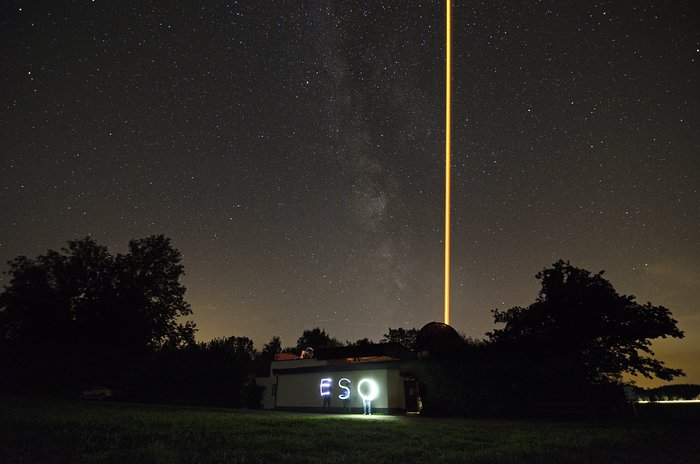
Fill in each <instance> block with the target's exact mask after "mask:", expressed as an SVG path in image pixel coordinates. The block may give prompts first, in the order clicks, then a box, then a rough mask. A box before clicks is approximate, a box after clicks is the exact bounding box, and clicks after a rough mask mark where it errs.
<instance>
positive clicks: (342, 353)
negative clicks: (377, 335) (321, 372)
mask: <svg viewBox="0 0 700 464" xmlns="http://www.w3.org/2000/svg"><path fill="white" fill-rule="evenodd" d="M315 357H316V359H319V360H332V359H347V358H374V357H389V358H393V359H397V360H408V359H414V358H415V354H414V353H413V352H412V351H410V350H408V349H407V348H405V347H404V346H403V345H401V344H400V343H374V344H371V345H358V346H341V347H339V348H320V349H318V350H316V356H315Z"/></svg>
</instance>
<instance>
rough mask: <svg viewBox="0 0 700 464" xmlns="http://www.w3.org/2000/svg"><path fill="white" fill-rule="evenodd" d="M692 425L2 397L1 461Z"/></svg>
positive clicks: (483, 449) (619, 453) (571, 454)
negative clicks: (294, 411)
mask: <svg viewBox="0 0 700 464" xmlns="http://www.w3.org/2000/svg"><path fill="white" fill-rule="evenodd" d="M698 425H699V424H698V422H697V421H693V420H689V419H686V420H668V419H663V418H661V419H659V418H655V419H646V420H638V421H635V422H633V423H546V422H525V421H523V422H499V421H486V420H458V419H444V420H442V419H431V418H425V417H400V418H397V417H387V416H384V417H382V416H373V417H363V416H347V417H338V416H321V415H300V414H282V413H267V412H241V411H232V410H213V409H199V408H177V407H158V406H148V405H133V404H118V403H85V402H79V401H66V400H48V399H41V400H37V399H32V398H18V397H7V396H0V462H2V463H7V464H10V463H20V462H22V463H132V462H133V463H268V462H269V463H351V462H352V463H367V464H370V463H419V462H420V463H432V462H436V463H453V462H455V463H456V462H465V463H635V464H638V463H654V464H659V463H693V462H700V429H699V428H698V427H697V426H698Z"/></svg>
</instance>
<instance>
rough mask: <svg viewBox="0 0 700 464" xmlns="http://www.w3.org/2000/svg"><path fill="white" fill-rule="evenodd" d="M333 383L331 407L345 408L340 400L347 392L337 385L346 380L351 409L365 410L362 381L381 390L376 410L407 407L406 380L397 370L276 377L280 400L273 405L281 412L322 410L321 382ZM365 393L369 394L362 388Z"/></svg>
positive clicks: (314, 373) (278, 398)
mask: <svg viewBox="0 0 700 464" xmlns="http://www.w3.org/2000/svg"><path fill="white" fill-rule="evenodd" d="M324 378H329V379H331V386H332V388H331V407H332V408H342V407H343V400H342V399H340V398H339V396H340V395H342V394H343V393H344V392H345V391H344V389H342V388H341V387H340V385H339V384H338V382H339V381H340V380H341V379H343V378H345V379H348V380H349V382H347V381H344V382H343V385H344V386H347V387H349V388H350V405H351V407H352V408H362V397H361V396H360V395H359V393H358V390H357V389H358V385H359V384H360V381H361V380H362V379H372V380H374V381H375V382H376V383H377V385H378V386H379V396H378V397H377V399H375V400H374V401H373V402H372V407H373V408H375V409H376V408H382V409H385V408H397V409H403V408H404V407H405V399H404V388H403V379H402V378H401V376H400V375H399V371H398V370H397V369H367V370H352V371H336V372H333V371H330V372H313V373H301V374H283V375H278V376H276V379H277V398H276V401H275V402H274V404H275V407H278V408H320V407H321V406H322V405H323V398H322V397H321V389H320V386H321V381H322V380H323V379H324ZM363 392H367V390H366V389H365V387H363Z"/></svg>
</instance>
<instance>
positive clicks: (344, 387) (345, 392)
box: [338, 377, 350, 400]
mask: <svg viewBox="0 0 700 464" xmlns="http://www.w3.org/2000/svg"><path fill="white" fill-rule="evenodd" d="M344 381H345V382H347V383H348V384H349V383H350V379H347V378H345V377H343V378H342V379H340V380H338V386H339V387H340V388H341V389H342V390H343V393H341V394H340V395H338V399H341V400H347V399H348V398H350V388H348V387H347V385H343V382H344Z"/></svg>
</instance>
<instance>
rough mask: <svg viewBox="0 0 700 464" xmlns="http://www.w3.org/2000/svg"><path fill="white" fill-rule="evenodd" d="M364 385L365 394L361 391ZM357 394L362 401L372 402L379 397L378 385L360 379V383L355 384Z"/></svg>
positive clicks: (370, 380)
mask: <svg viewBox="0 0 700 464" xmlns="http://www.w3.org/2000/svg"><path fill="white" fill-rule="evenodd" d="M364 384H367V387H366V391H365V392H363V391H362V386H363V385H364ZM357 393H358V394H359V395H360V396H361V397H362V399H363V400H364V401H373V400H374V399H375V398H377V397H378V396H379V385H377V382H375V381H374V380H372V379H362V380H360V383H358V384H357Z"/></svg>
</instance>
